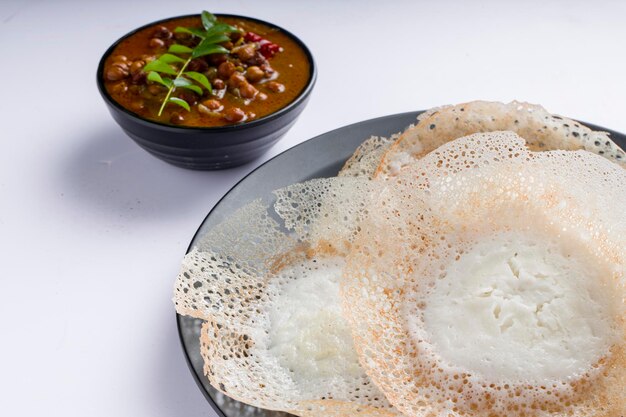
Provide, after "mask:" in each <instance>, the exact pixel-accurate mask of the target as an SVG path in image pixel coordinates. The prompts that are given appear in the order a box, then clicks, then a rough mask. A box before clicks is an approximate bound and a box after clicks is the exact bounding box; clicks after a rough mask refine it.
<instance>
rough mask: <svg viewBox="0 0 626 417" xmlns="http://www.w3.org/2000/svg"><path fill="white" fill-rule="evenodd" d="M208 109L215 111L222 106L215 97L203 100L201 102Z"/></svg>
mask: <svg viewBox="0 0 626 417" xmlns="http://www.w3.org/2000/svg"><path fill="white" fill-rule="evenodd" d="M202 104H204V105H205V106H206V107H207V108H208V109H209V110H213V111H216V110H218V109H220V108H221V107H222V103H220V102H219V101H217V100H215V99H210V100H205V101H203V102H202Z"/></svg>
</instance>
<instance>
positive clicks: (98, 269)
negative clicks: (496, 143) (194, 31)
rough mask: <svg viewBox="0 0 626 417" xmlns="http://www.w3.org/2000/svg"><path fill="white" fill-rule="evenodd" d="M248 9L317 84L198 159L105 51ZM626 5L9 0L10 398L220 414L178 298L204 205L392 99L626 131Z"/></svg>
mask: <svg viewBox="0 0 626 417" xmlns="http://www.w3.org/2000/svg"><path fill="white" fill-rule="evenodd" d="M202 9H208V10H211V11H214V12H224V13H234V14H243V15H249V16H256V17H258V18H261V19H264V20H268V21H271V22H274V23H276V24H278V25H280V26H283V27H285V28H286V29H288V30H290V31H292V32H294V33H296V34H297V35H299V36H300V37H301V38H302V39H303V40H304V42H306V43H307V44H308V45H309V47H310V48H311V50H312V52H313V54H314V56H315V58H316V60H317V64H318V66H319V78H318V82H317V86H316V88H315V90H314V92H313V96H312V99H311V101H310V103H309V105H308V107H307V109H306V110H305V112H304V113H303V114H302V116H301V117H300V119H299V121H298V122H297V124H296V125H295V126H294V127H293V129H292V130H291V131H290V132H289V133H288V134H287V135H286V136H285V137H284V138H283V139H282V140H281V141H280V142H279V143H278V144H277V145H276V146H274V147H273V148H272V149H271V151H270V152H269V153H268V154H267V155H265V156H264V157H263V158H261V159H260V160H258V161H256V162H254V163H252V164H249V165H247V166H244V167H241V168H237V169H232V170H228V171H222V172H192V171H185V170H182V169H179V168H175V167H171V166H168V165H166V164H165V163H163V162H161V161H159V160H157V159H154V158H153V157H152V156H150V155H149V154H147V153H146V152H144V151H143V150H141V149H140V148H139V147H137V146H136V145H135V144H134V143H133V142H132V141H131V140H130V139H128V138H127V137H126V136H125V135H124V134H123V133H122V131H121V130H120V129H119V128H118V126H117V125H116V124H115V123H114V122H113V120H112V118H111V117H110V116H109V114H108V112H107V109H106V108H105V105H104V103H103V102H102V100H101V99H100V96H99V95H98V92H97V89H96V83H95V77H96V66H97V64H98V60H99V59H100V56H101V54H102V53H103V52H104V51H105V49H106V48H107V47H108V46H109V45H110V44H111V43H113V42H114V41H115V40H116V39H117V38H118V37H120V36H122V35H123V34H125V33H126V32H128V31H130V30H131V29H133V28H135V27H137V26H140V25H143V24H145V23H148V22H150V21H153V20H157V19H161V18H165V17H169V16H174V15H181V14H187V13H197V12H199V11H200V10H202ZM625 21H626V2H619V1H615V2H610V1H598V0H596V1H569V2H566V1H558V2H557V1H552V2H550V1H545V0H544V1H528V0H526V1H518V2H506V1H493V2H484V1H483V2H469V1H468V2H461V1H456V2H453V1H423V2H420V1H406V2H401V1H391V0H387V1H383V0H379V1H344V2H338V1H320V0H318V1H311V2H304V1H299V2H298V1H268V0H265V1H237V0H230V1H228V2H225V1H183V0H175V1H168V2H165V1H157V0H152V1H131V0H128V1H123V2H121V1H120V2H116V1H113V0H108V1H102V2H93V3H92V2H88V1H80V2H79V1H76V2H70V1H56V2H53V1H47V2H46V1H6V0H1V1H0V126H1V133H0V135H1V138H2V141H1V142H0V143H1V149H0V253H1V255H0V257H1V258H0V294H1V296H2V299H1V301H0V338H1V339H0V340H1V343H0V414H2V415H5V416H14V415H37V414H40V415H52V416H81V417H84V416H107V417H110V416H116V417H117V416H133V417H141V416H155V417H161V416H163V417H165V416H192V417H193V416H211V415H213V414H212V412H211V411H210V409H209V406H208V404H207V403H206V401H205V399H204V398H203V396H202V394H201V393H200V391H199V390H198V388H197V387H196V385H195V383H194V381H193V379H192V377H191V374H190V373H189V371H188V370H187V366H186V364H185V362H184V359H183V355H182V352H181V349H180V346H179V342H178V337H177V333H176V325H175V320H174V308H173V305H172V303H171V301H170V299H171V292H172V283H173V281H174V278H175V276H176V273H177V270H178V265H179V262H180V260H181V258H182V256H183V254H184V253H185V249H186V247H187V245H188V244H189V241H190V239H191V237H192V236H193V234H194V232H195V230H196V228H197V227H198V225H199V224H200V223H201V221H202V219H203V218H204V216H205V215H206V214H207V212H208V211H209V209H210V208H211V207H212V206H213V204H215V203H216V201H217V200H218V199H219V198H220V197H221V196H222V195H223V194H224V193H226V192H227V191H228V189H229V188H230V187H231V186H232V185H234V184H235V183H236V182H237V181H238V180H239V179H240V178H241V177H242V176H243V175H244V174H246V173H248V172H249V171H251V170H252V169H254V168H255V167H256V166H257V165H258V164H260V163H262V162H263V161H264V160H266V159H268V158H270V157H272V156H273V155H276V154H277V153H280V152H282V151H283V150H285V149H288V148H290V147H292V146H293V145H295V144H297V143H299V142H301V141H304V140H306V139H309V138H311V137H313V136H316V135H318V134H320V133H324V132H326V131H328V130H331V129H335V128H337V127H340V126H343V125H346V124H349V123H353V122H357V121H360V120H364V119H368V118H372V117H377V116H383V115H387V114H392V113H398V112H404V111H410V110H417V109H425V108H429V107H432V106H437V105H442V104H447V103H457V102H462V101H469V100H474V99H491V100H502V101H508V100H512V99H521V100H526V101H530V102H536V103H541V104H543V105H544V106H545V107H546V108H547V109H548V110H551V111H553V112H556V113H560V114H563V115H567V116H571V117H574V118H579V119H582V120H586V121H589V122H593V123H596V124H600V125H603V126H606V127H610V128H613V129H615V130H618V131H626V117H625V110H626V103H625V99H626V83H625V82H624V76H625V74H626V50H625V49H624V48H625V43H624V42H625V40H626V24H625V23H624V22H625Z"/></svg>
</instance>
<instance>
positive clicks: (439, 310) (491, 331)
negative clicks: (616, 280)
mask: <svg viewBox="0 0 626 417" xmlns="http://www.w3.org/2000/svg"><path fill="white" fill-rule="evenodd" d="M606 274H610V271H609V270H608V269H607V268H606V267H604V266H603V265H601V264H599V261H598V260H597V259H595V258H593V257H592V256H591V255H590V254H589V253H588V252H586V251H585V250H584V249H583V248H582V246H581V245H576V244H574V243H571V242H570V243H563V242H561V241H559V240H557V239H554V238H545V237H544V238H538V237H537V236H531V235H523V234H519V233H518V234H513V233H503V234H499V235H496V236H494V237H492V238H491V239H488V240H483V241H482V242H480V243H477V244H476V245H474V246H473V247H472V248H471V249H470V250H469V251H467V252H466V253H464V254H463V255H461V257H460V258H459V259H458V260H457V261H456V262H454V263H453V264H452V265H451V266H450V268H449V269H448V271H447V274H446V275H445V276H444V277H443V278H441V279H440V280H438V281H437V282H436V284H435V287H434V289H433V291H432V292H431V293H430V294H429V296H428V298H427V300H426V308H425V310H424V325H425V328H426V332H427V334H428V335H429V337H430V339H431V342H432V343H433V345H434V349H435V351H436V352H437V353H438V354H439V355H440V356H441V358H442V359H443V360H444V362H447V363H448V364H449V365H452V366H454V367H457V368H460V369H462V370H465V371H469V372H473V373H477V374H480V375H482V376H484V377H487V378H489V379H490V380H498V381H501V380H509V381H511V380H512V381H528V382H531V381H545V380H553V379H562V378H566V379H567V377H575V376H577V375H580V374H582V373H584V372H586V371H588V370H589V369H590V367H591V366H592V365H593V364H594V363H595V362H596V361H597V360H599V359H600V358H601V357H602V356H603V355H604V354H606V353H607V349H608V347H609V346H610V341H611V335H612V334H613V327H612V324H613V323H614V321H613V316H612V314H611V310H612V308H611V305H614V304H613V303H612V302H611V294H610V293H609V291H608V290H607V289H606V286H604V285H603V282H606V279H607V276H606Z"/></svg>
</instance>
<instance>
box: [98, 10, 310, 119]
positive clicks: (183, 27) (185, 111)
mask: <svg viewBox="0 0 626 417" xmlns="http://www.w3.org/2000/svg"><path fill="white" fill-rule="evenodd" d="M310 66H311V63H310V61H309V59H308V57H307V54H306V53H305V52H304V51H303V50H302V48H301V47H300V46H299V44H298V43H297V42H296V41H295V40H294V39H293V38H292V37H290V36H289V35H288V34H286V33H284V32H283V31H281V30H279V29H276V28H274V27H271V26H268V25H266V24H263V23H261V22H259V21H256V20H251V19H244V18H241V17H232V16H223V17H217V18H216V17H215V16H214V15H212V14H210V13H207V12H203V14H202V15H201V16H192V17H181V18H174V19H171V20H167V21H163V22H160V23H157V24H155V25H152V26H149V27H146V28H143V29H140V30H138V31H137V32H135V33H134V34H132V35H130V36H129V37H127V38H125V39H123V40H122V41H120V42H119V44H118V45H117V46H116V47H115V49H114V50H113V52H112V53H111V54H110V55H109V57H108V58H107V59H106V61H105V64H104V69H103V73H102V74H101V76H102V77H103V79H104V84H105V88H106V90H107V92H108V93H109V95H110V96H111V97H112V98H113V99H114V100H115V101H116V102H117V103H119V104H120V105H121V106H123V107H124V108H126V109H128V110H130V111H132V112H134V113H136V114H138V115H139V116H141V117H143V118H145V119H149V120H153V121H157V122H161V123H168V124H175V125H183V126H196V127H213V126H225V125H229V124H236V123H243V122H247V121H252V120H256V119H259V118H262V117H264V116H267V115H269V114H271V113H274V112H276V111H277V110H279V109H281V108H283V107H285V106H287V105H288V104H289V103H290V102H292V101H293V100H294V99H295V98H296V97H298V95H299V94H300V93H301V92H302V91H303V90H304V88H305V87H306V85H307V83H308V82H309V79H310Z"/></svg>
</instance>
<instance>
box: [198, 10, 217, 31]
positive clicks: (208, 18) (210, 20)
mask: <svg viewBox="0 0 626 417" xmlns="http://www.w3.org/2000/svg"><path fill="white" fill-rule="evenodd" d="M200 16H201V18H202V26H204V28H205V29H206V30H209V29H210V28H211V27H212V26H213V25H214V24H215V22H217V18H216V17H215V15H214V14H213V13H209V12H207V11H206V10H204V11H203V12H202V14H201V15H200Z"/></svg>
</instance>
